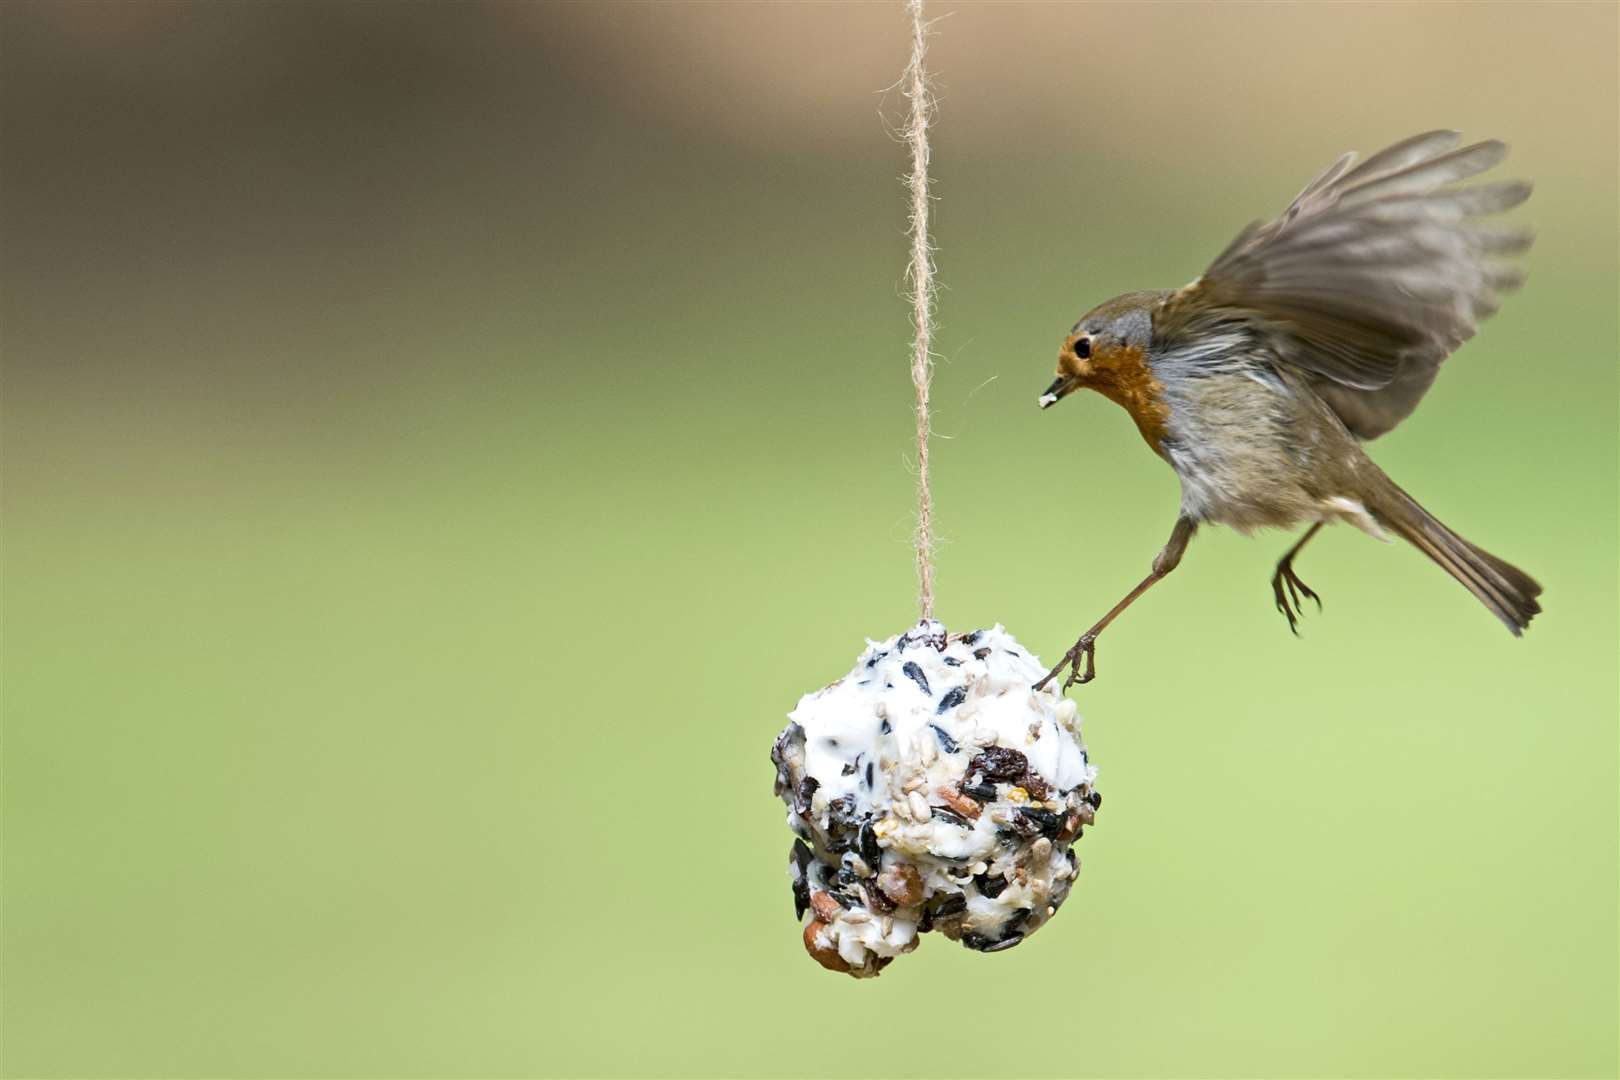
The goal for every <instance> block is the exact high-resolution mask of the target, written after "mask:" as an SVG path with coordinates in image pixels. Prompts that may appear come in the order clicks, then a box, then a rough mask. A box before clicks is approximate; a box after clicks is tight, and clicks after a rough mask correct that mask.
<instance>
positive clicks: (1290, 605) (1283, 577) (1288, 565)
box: [1271, 559, 1322, 637]
mask: <svg viewBox="0 0 1620 1080" xmlns="http://www.w3.org/2000/svg"><path fill="white" fill-rule="evenodd" d="M1271 594H1272V595H1273V596H1274V597H1276V598H1277V610H1278V611H1280V612H1282V613H1283V616H1284V617H1285V618H1287V619H1288V629H1289V631H1290V632H1292V633H1293V635H1294V636H1295V637H1298V636H1299V620H1300V619H1301V618H1303V617H1304V604H1303V602H1302V601H1301V600H1300V597H1301V596H1302V595H1303V596H1306V597H1309V598H1310V599H1312V600H1315V601H1316V610H1317V611H1321V610H1322V598H1321V597H1320V596H1317V595H1316V592H1315V591H1314V590H1313V589H1312V588H1311V587H1310V586H1309V585H1307V584H1305V583H1304V582H1303V581H1301V580H1300V579H1299V575H1298V574H1296V573H1294V564H1293V563H1292V562H1291V561H1289V560H1288V559H1284V560H1283V561H1282V562H1280V563H1278V564H1277V572H1276V573H1275V574H1272V575H1271Z"/></svg>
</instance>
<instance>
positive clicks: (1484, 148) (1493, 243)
mask: <svg viewBox="0 0 1620 1080" xmlns="http://www.w3.org/2000/svg"><path fill="white" fill-rule="evenodd" d="M1460 141H1461V137H1460V136H1459V135H1458V134H1457V133H1456V132H1454V131H1430V132H1425V133H1424V134H1421V135H1414V136H1413V137H1411V138H1409V139H1406V140H1404V141H1402V142H1399V143H1396V144H1395V145H1394V146H1391V147H1389V148H1387V149H1385V150H1382V151H1380V152H1378V153H1376V154H1374V155H1373V156H1372V157H1370V158H1368V159H1367V160H1366V161H1364V162H1362V163H1361V164H1359V165H1356V166H1355V167H1353V168H1352V167H1351V163H1352V161H1353V160H1354V155H1352V154H1346V155H1345V156H1344V157H1341V158H1340V159H1339V160H1338V161H1336V162H1334V163H1333V164H1332V165H1331V166H1329V167H1328V169H1327V170H1326V171H1324V172H1323V173H1322V174H1321V175H1319V176H1318V177H1317V178H1316V179H1315V180H1313V181H1311V182H1310V183H1309V184H1307V185H1306V186H1305V188H1304V189H1303V190H1302V191H1301V192H1300V193H1299V195H1297V196H1296V197H1295V198H1294V200H1293V202H1291V203H1290V204H1289V206H1288V209H1287V210H1285V211H1283V213H1282V215H1281V216H1279V217H1278V218H1276V219H1275V220H1273V221H1270V222H1266V223H1263V224H1262V223H1259V222H1256V223H1254V224H1251V225H1249V226H1248V227H1247V228H1245V229H1244V230H1243V231H1242V232H1240V233H1239V234H1238V236H1237V237H1236V238H1235V239H1234V240H1233V241H1232V243H1231V244H1229V245H1228V246H1227V248H1226V250H1225V251H1223V252H1221V254H1220V255H1219V256H1217V257H1216V259H1215V261H1214V262H1213V263H1211V264H1210V266H1209V269H1208V270H1206V271H1205V272H1204V274H1203V276H1202V277H1200V278H1199V279H1198V280H1197V281H1196V282H1194V283H1193V284H1192V285H1190V286H1188V287H1187V288H1185V289H1182V290H1181V291H1179V292H1177V293H1174V294H1172V295H1171V296H1170V297H1169V298H1167V299H1166V300H1165V301H1164V303H1163V305H1162V306H1161V308H1160V309H1159V311H1158V312H1157V313H1156V316H1155V335H1156V336H1157V337H1160V338H1162V339H1164V342H1165V343H1166V344H1168V345H1169V346H1171V347H1173V346H1175V345H1176V344H1181V345H1185V344H1186V343H1187V342H1188V341H1190V340H1193V339H1194V338H1195V337H1196V335H1197V334H1198V333H1200V332H1202V331H1204V330H1206V329H1208V328H1209V327H1211V326H1214V325H1217V324H1219V323H1221V322H1223V321H1227V320H1231V319H1234V318H1237V319H1242V320H1245V321H1253V322H1258V323H1260V324H1261V325H1263V326H1264V327H1265V329H1266V330H1267V331H1268V340H1270V341H1273V342H1275V343H1276V348H1277V354H1278V356H1279V358H1280V359H1281V360H1282V361H1283V362H1284V363H1287V364H1291V365H1293V366H1294V367H1296V368H1299V369H1300V370H1302V371H1304V372H1307V373H1308V374H1309V375H1311V376H1312V378H1313V381H1314V383H1315V385H1316V386H1317V387H1318V389H1319V390H1321V391H1322V394H1323V397H1324V398H1325V399H1326V400H1327V401H1328V403H1329V404H1330V405H1332V406H1333V408H1334V409H1335V411H1337V412H1338V414H1339V416H1340V417H1341V418H1342V419H1343V420H1344V421H1345V424H1346V425H1347V426H1348V427H1349V428H1350V430H1351V431H1353V432H1355V433H1356V434H1357V435H1359V436H1361V437H1362V438H1368V439H1370V438H1374V437H1376V436H1378V435H1381V434H1383V433H1384V432H1386V431H1388V430H1390V429H1391V428H1393V427H1394V426H1395V425H1396V424H1398V423H1400V421H1401V420H1403V419H1405V418H1406V417H1407V416H1408V415H1410V413H1411V412H1412V410H1413V409H1414V408H1416V406H1417V403H1418V401H1419V400H1421V398H1422V396H1423V394H1424V393H1425V392H1426V391H1427V390H1428V388H1429V386H1430V385H1431V384H1432V383H1433V382H1434V377H1435V374H1436V372H1437V371H1438V369H1439V365H1440V362H1441V361H1442V360H1444V359H1445V358H1446V357H1447V356H1448V355H1450V353H1451V352H1452V351H1454V350H1455V349H1456V348H1457V346H1459V345H1461V344H1462V343H1463V342H1464V341H1466V340H1468V338H1470V337H1472V336H1473V334H1474V332H1475V330H1476V328H1477V326H1478V323H1479V321H1480V320H1481V319H1484V318H1486V317H1487V316H1489V315H1491V314H1492V313H1493V312H1495V311H1496V309H1497V307H1498V306H1499V303H1500V296H1501V294H1502V293H1505V292H1509V291H1512V290H1513V289H1516V288H1518V287H1519V286H1520V285H1521V284H1522V283H1523V281H1524V274H1523V272H1522V270H1520V269H1519V268H1518V267H1515V266H1513V265H1511V264H1504V263H1501V262H1497V261H1494V260H1497V259H1500V258H1502V257H1506V256H1513V255H1519V254H1522V253H1523V252H1525V251H1526V250H1528V249H1529V247H1530V244H1531V239H1532V237H1531V234H1530V233H1529V232H1528V231H1526V230H1523V229H1508V228H1502V227H1499V226H1492V225H1486V224H1482V223H1481V222H1479V221H1478V220H1477V219H1478V218H1482V217H1486V216H1489V215H1491V214H1497V213H1501V212H1503V211H1506V210H1511V209H1512V208H1513V207H1515V206H1518V205H1519V204H1520V203H1522V202H1524V201H1525V199H1527V198H1529V196H1530V185H1529V184H1528V183H1526V182H1523V181H1508V182H1503V183H1488V184H1477V185H1473V186H1467V187H1454V186H1452V185H1454V184H1457V183H1458V182H1459V181H1463V180H1467V179H1469V178H1471V177H1475V176H1478V175H1479V174H1481V173H1483V172H1486V171H1487V170H1489V169H1492V168H1494V167H1495V166H1496V165H1498V164H1500V163H1501V161H1502V159H1503V158H1504V157H1506V156H1507V146H1506V145H1505V144H1503V143H1502V142H1499V141H1497V140H1494V139H1492V140H1487V141H1485V142H1478V143H1473V144H1470V145H1468V146H1458V145H1457V144H1458V143H1459V142H1460Z"/></svg>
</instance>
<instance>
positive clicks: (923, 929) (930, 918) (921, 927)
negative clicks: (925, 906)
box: [917, 910, 934, 934]
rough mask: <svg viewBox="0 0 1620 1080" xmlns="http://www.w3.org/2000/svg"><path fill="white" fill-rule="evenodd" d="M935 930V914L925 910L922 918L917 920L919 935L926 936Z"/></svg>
mask: <svg viewBox="0 0 1620 1080" xmlns="http://www.w3.org/2000/svg"><path fill="white" fill-rule="evenodd" d="M933 928H934V913H933V912H932V911H927V910H924V911H923V913H922V918H920V919H918V920H917V933H919V934H926V933H928V931H930V930H932V929H933Z"/></svg>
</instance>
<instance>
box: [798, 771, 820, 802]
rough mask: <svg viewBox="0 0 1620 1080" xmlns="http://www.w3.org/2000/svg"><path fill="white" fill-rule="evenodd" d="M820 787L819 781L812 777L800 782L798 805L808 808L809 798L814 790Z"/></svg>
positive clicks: (813, 793)
mask: <svg viewBox="0 0 1620 1080" xmlns="http://www.w3.org/2000/svg"><path fill="white" fill-rule="evenodd" d="M820 786H821V781H819V780H817V779H816V778H815V777H813V776H807V777H805V778H804V779H803V780H800V781H799V804H800V805H801V806H809V805H810V799H811V797H812V796H814V795H815V793H816V789H817V788H819V787H820Z"/></svg>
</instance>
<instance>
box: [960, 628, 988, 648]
mask: <svg viewBox="0 0 1620 1080" xmlns="http://www.w3.org/2000/svg"><path fill="white" fill-rule="evenodd" d="M982 633H984V631H983V630H975V631H973V633H971V634H963V635H962V644H964V645H971V644H973V643H974V642H975V641H978V640H979V635H980V634H982Z"/></svg>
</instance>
